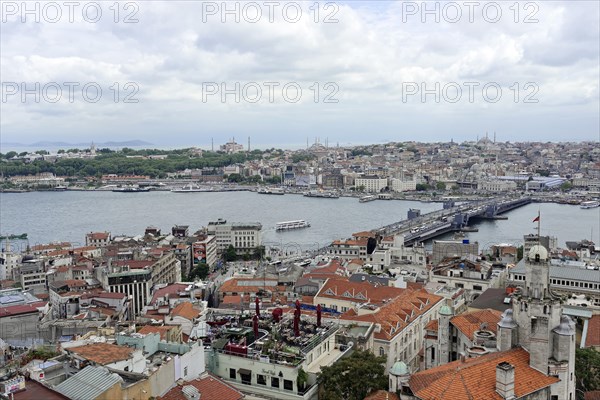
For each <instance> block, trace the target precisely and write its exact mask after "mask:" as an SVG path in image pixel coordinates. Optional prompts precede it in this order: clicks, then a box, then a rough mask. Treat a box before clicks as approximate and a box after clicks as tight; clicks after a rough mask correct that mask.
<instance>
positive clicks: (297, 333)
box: [294, 308, 300, 336]
mask: <svg viewBox="0 0 600 400" xmlns="http://www.w3.org/2000/svg"><path fill="white" fill-rule="evenodd" d="M294 335H295V336H300V309H299V308H296V311H294Z"/></svg>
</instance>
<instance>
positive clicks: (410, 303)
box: [340, 289, 443, 340]
mask: <svg viewBox="0 0 600 400" xmlns="http://www.w3.org/2000/svg"><path fill="white" fill-rule="evenodd" d="M442 300H443V297H441V296H437V295H435V294H430V293H427V292H426V291H425V290H408V289H404V291H403V293H402V294H401V295H399V296H397V297H396V298H395V299H393V300H392V301H390V302H389V303H387V304H385V305H383V306H381V307H380V308H379V310H377V311H375V312H373V313H369V314H363V315H357V314H356V312H354V310H353V309H350V311H348V312H346V313H344V314H342V316H341V317H340V318H342V319H346V320H353V321H365V322H373V323H375V324H380V326H381V330H380V331H379V332H375V334H374V336H375V338H376V339H380V340H391V339H392V338H393V337H394V336H396V335H398V334H400V333H401V332H402V331H403V330H404V328H405V327H406V326H408V324H410V323H411V322H412V321H414V319H415V318H417V317H418V316H419V315H422V314H424V313H426V312H427V311H429V310H430V309H431V308H432V307H433V306H434V305H435V304H437V303H438V302H440V301H442Z"/></svg>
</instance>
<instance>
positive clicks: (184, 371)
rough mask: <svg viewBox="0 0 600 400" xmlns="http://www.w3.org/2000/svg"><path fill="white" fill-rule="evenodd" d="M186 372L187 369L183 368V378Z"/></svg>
mask: <svg viewBox="0 0 600 400" xmlns="http://www.w3.org/2000/svg"><path fill="white" fill-rule="evenodd" d="M187 371H188V370H187V367H185V368H184V369H183V376H187Z"/></svg>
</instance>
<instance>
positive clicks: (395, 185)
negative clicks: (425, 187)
mask: <svg viewBox="0 0 600 400" xmlns="http://www.w3.org/2000/svg"><path fill="white" fill-rule="evenodd" d="M391 182H392V192H411V191H415V190H417V181H416V180H414V179H411V180H405V179H398V178H391Z"/></svg>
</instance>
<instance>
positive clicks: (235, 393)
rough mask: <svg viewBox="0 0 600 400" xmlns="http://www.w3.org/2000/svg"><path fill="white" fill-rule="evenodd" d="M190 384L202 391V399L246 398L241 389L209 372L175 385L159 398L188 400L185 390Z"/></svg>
mask: <svg viewBox="0 0 600 400" xmlns="http://www.w3.org/2000/svg"><path fill="white" fill-rule="evenodd" d="M188 386H192V387H194V388H196V389H197V390H198V392H199V393H200V398H201V399H207V400H210V399H215V400H217V399H218V400H240V399H243V398H244V395H243V394H242V393H241V392H240V391H239V390H237V389H235V388H234V387H233V386H231V385H229V384H228V383H226V382H224V381H223V380H222V379H220V378H218V377H216V376H214V375H212V374H210V373H207V374H206V375H205V376H204V377H201V378H198V379H194V380H193V381H189V382H185V383H183V384H181V385H178V386H175V387H174V388H173V389H171V390H169V391H168V392H167V393H165V395H164V396H161V397H158V399H159V400H186V399H187V397H186V396H185V394H184V393H183V391H184V388H186V387H188Z"/></svg>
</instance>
